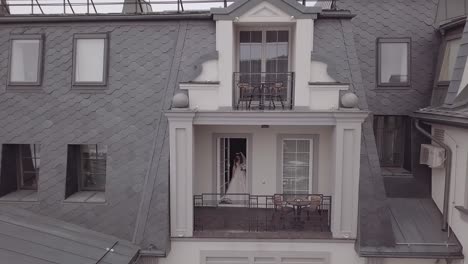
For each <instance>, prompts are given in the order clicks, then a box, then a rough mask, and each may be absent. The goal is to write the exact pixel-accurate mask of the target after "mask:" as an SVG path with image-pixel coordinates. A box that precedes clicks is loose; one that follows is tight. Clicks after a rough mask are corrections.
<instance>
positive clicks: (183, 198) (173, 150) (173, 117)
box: [166, 112, 195, 237]
mask: <svg viewBox="0 0 468 264" xmlns="http://www.w3.org/2000/svg"><path fill="white" fill-rule="evenodd" d="M166 116H167V117H168V119H169V147H170V150H169V151H170V199H171V202H170V206H171V210H170V213H171V236H172V237H192V236H193V187H192V186H193V146H194V144H193V118H194V116H195V114H194V113H183V112H179V113H167V114H166Z"/></svg>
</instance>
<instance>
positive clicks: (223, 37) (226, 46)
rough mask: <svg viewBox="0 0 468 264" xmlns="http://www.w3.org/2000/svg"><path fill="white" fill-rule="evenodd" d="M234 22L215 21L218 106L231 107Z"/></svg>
mask: <svg viewBox="0 0 468 264" xmlns="http://www.w3.org/2000/svg"><path fill="white" fill-rule="evenodd" d="M234 45H235V44H234V23H233V22H232V21H231V20H218V21H216V50H217V51H218V54H219V59H218V67H219V68H218V73H219V94H218V101H219V106H220V107H223V106H226V107H232V89H233V87H232V79H233V74H234V50H235V46H234Z"/></svg>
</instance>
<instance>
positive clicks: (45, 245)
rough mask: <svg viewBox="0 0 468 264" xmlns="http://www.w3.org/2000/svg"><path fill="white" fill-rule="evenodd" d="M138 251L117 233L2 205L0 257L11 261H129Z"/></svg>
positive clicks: (28, 263)
mask: <svg viewBox="0 0 468 264" xmlns="http://www.w3.org/2000/svg"><path fill="white" fill-rule="evenodd" d="M108 249H113V251H109V252H108ZM138 251H139V247H138V246H136V245H134V244H132V243H130V242H128V241H125V240H122V239H119V238H117V237H113V236H108V235H104V234H102V233H98V232H94V231H91V230H89V229H86V228H82V227H79V226H76V225H72V224H69V223H66V222H63V221H59V220H57V219H54V218H50V217H44V216H39V215H36V214H33V213H30V212H27V211H24V210H19V209H17V208H15V207H12V206H10V207H1V208H0V260H6V259H7V260H8V263H14V264H64V263H66V264H91V263H92V264H94V263H102V264H129V263H132V262H133V260H134V259H135V258H136V256H137V254H138Z"/></svg>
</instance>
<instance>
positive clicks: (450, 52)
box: [439, 39, 461, 81]
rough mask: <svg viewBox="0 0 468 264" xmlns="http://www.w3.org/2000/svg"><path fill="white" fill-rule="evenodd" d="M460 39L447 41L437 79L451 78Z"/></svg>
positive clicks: (445, 79) (446, 79)
mask: <svg viewBox="0 0 468 264" xmlns="http://www.w3.org/2000/svg"><path fill="white" fill-rule="evenodd" d="M460 41H461V40H460V39H454V40H449V41H447V45H446V46H445V51H444V60H443V62H442V67H441V69H440V75H439V81H450V80H451V79H452V73H453V68H454V66H455V60H456V59H457V55H458V49H459V48H460Z"/></svg>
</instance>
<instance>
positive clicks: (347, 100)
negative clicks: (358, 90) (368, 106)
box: [341, 93, 359, 108]
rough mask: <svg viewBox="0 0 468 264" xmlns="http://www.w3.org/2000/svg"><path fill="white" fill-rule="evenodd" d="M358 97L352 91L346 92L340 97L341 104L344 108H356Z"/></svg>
mask: <svg viewBox="0 0 468 264" xmlns="http://www.w3.org/2000/svg"><path fill="white" fill-rule="evenodd" d="M358 102H359V99H358V97H357V95H356V94H354V93H346V94H344V95H343V96H342V97H341V105H343V107H345V108H356V107H357V106H358Z"/></svg>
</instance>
